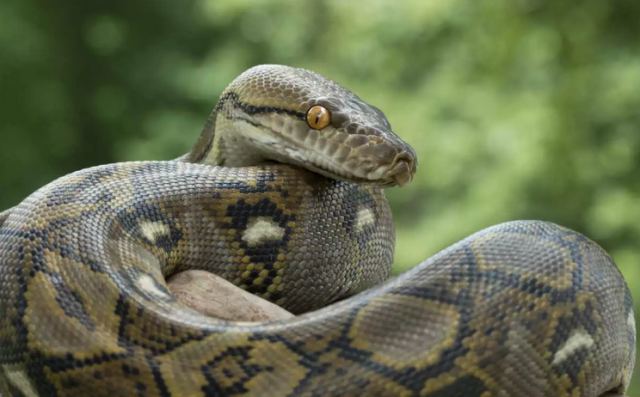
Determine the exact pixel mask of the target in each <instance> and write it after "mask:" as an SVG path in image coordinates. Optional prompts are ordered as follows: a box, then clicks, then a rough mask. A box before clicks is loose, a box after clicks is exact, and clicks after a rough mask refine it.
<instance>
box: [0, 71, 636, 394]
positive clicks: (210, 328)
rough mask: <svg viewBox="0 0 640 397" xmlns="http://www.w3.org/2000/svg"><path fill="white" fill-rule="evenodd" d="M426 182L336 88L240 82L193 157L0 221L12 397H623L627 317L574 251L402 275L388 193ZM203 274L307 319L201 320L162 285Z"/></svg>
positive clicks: (527, 240) (543, 248)
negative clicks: (396, 263)
mask: <svg viewBox="0 0 640 397" xmlns="http://www.w3.org/2000/svg"><path fill="white" fill-rule="evenodd" d="M443 133H446V132H443ZM416 169H417V156H416V153H415V151H414V150H413V149H412V148H411V146H409V145H408V144H407V143H406V142H404V141H403V140H402V139H401V138H399V136H398V135H396V134H395V133H394V132H393V130H392V128H391V125H390V123H389V121H388V120H387V118H386V116H385V115H384V113H383V112H382V111H381V110H379V109H378V108H376V107H375V106H373V105H370V104H368V103H367V102H365V101H364V100H363V99H361V98H360V97H358V96H357V95H356V94H354V93H352V92H351V91H349V90H348V89H346V88H344V87H342V86H341V85H340V84H338V83H336V82H334V81H332V80H329V79H327V78H325V77H323V76H321V75H319V74H317V73H315V72H312V71H308V70H305V69H301V68H295V67H290V66H284V65H259V66H254V67H252V68H250V69H248V70H247V71H245V72H243V73H242V74H240V75H239V76H238V77H237V78H235V79H234V80H233V81H232V82H231V83H230V85H229V86H228V87H227V88H226V89H225V90H224V91H223V92H222V94H221V95H220V97H219V99H218V102H217V104H216V105H215V107H214V109H213V111H212V112H211V114H210V116H209V118H208V119H207V121H206V123H205V126H204V128H203V130H202V133H201V135H200V137H199V138H198V139H197V141H196V143H195V144H194V145H193V147H192V149H191V150H190V151H189V152H188V153H187V154H185V155H183V156H182V157H179V158H176V159H174V160H169V161H137V162H136V161H133V162H121V163H114V164H107V165H102V166H96V167H92V168H87V169H83V170H80V171H77V172H74V173H71V174H69V175H66V176H63V177H61V178H59V179H57V180H55V181H53V182H51V183H50V184H48V185H46V186H44V187H42V188H40V189H38V190H37V191H35V192H34V193H32V194H31V195H29V196H28V197H27V198H26V199H24V201H22V202H21V203H20V204H18V205H16V206H15V207H13V208H11V209H9V210H7V211H5V212H3V213H2V215H0V224H1V227H0V314H1V315H0V394H1V395H2V396H164V397H168V396H240V395H242V396H354V395H365V396H429V397H445V396H451V397H490V396H496V397H505V396H527V397H544V396H553V397H594V396H597V397H604V396H609V397H612V396H621V395H623V394H624V393H625V392H626V389H627V388H628V386H629V383H630V378H631V374H632V371H633V367H634V364H635V362H634V361H635V343H636V340H635V338H636V331H635V320H634V314H633V302H632V298H631V295H630V292H629V289H628V287H627V285H626V283H625V280H624V279H623V277H622V275H621V273H620V271H619V270H618V268H617V266H616V265H615V263H614V262H613V260H612V259H611V257H610V256H609V255H608V254H607V253H606V252H605V251H604V250H603V249H602V248H601V247H600V246H599V245H597V244H596V243H595V242H593V241H592V240H590V239H588V238H587V237H585V236H583V235H582V234H579V233H577V232H575V231H572V230H570V229H567V228H564V227H562V226H559V225H556V224H554V223H550V222H546V221H535V220H529V221H524V220H523V221H511V222H506V223H502V224H499V225H496V226H491V227H488V228H486V229H483V230H481V231H479V232H477V233H475V234H473V235H471V236H469V237H467V238H465V239H463V240H461V241H459V242H457V243H455V244H453V245H451V246H449V247H447V248H445V249H444V250H442V251H440V252H439V253H437V254H435V255H434V256H432V257H430V258H428V259H426V260H425V261H423V262H422V263H420V264H418V265H417V266H415V267H413V268H411V269H410V270H408V271H406V272H404V273H402V274H400V275H391V267H392V262H393V256H394V242H395V232H394V225H393V221H392V216H391V209H390V206H389V204H388V202H387V200H386V198H385V195H384V189H385V188H387V187H391V186H401V185H405V184H407V183H409V182H410V181H411V180H412V179H413V177H414V176H415V173H416ZM428 237H429V236H428V235H425V236H424V238H425V240H426V239H427V238H428ZM194 269H196V270H204V271H208V272H211V273H214V274H216V275H219V276H221V277H223V278H225V279H227V280H229V281H230V282H232V283H234V284H235V285H237V286H238V287H240V288H242V289H244V290H246V291H248V292H250V293H253V294H255V295H257V296H259V297H262V298H264V299H267V300H270V301H271V302H274V303H276V304H277V305H280V306H282V307H283V308H285V309H287V310H289V311H291V312H292V313H294V314H296V315H295V316H294V317H292V318H289V319H281V320H273V321H266V322H234V321H225V320H221V319H216V318H212V317H209V316H206V315H203V314H201V313H199V312H197V311H195V310H192V309H190V308H189V307H187V306H185V305H184V304H182V303H181V302H179V301H178V300H176V299H175V297H174V296H173V295H172V294H171V292H170V291H169V289H168V287H167V283H166V281H165V280H166V279H167V278H168V277H170V276H171V275H173V274H176V273H179V272H182V271H186V270H194Z"/></svg>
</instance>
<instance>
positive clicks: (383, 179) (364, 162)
mask: <svg viewBox="0 0 640 397" xmlns="http://www.w3.org/2000/svg"><path fill="white" fill-rule="evenodd" d="M357 139H360V138H357ZM366 140H367V143H366V144H364V145H360V146H358V147H356V148H349V147H348V146H349V145H348V144H349V142H350V140H349V139H346V140H345V142H346V144H345V145H341V146H339V147H338V149H334V148H329V149H327V148H326V147H324V146H322V147H319V148H318V147H316V148H314V149H315V150H313V149H311V150H310V149H305V150H304V154H303V155H302V156H301V158H304V159H305V160H306V161H304V162H303V161H295V163H297V164H298V165H301V166H303V167H305V168H307V169H309V170H310V171H313V172H317V173H319V174H322V175H324V176H327V177H330V178H334V179H342V180H347V181H351V182H357V183H365V184H371V185H378V186H384V187H390V186H403V185H406V184H407V183H409V182H410V181H411V180H412V179H413V175H414V174H415V172H416V167H417V164H416V155H415V153H414V151H413V149H412V148H411V147H409V146H408V145H406V144H405V143H404V142H401V143H398V142H392V141H390V140H388V139H381V138H380V137H378V136H367V137H366Z"/></svg>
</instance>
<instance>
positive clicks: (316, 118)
mask: <svg viewBox="0 0 640 397" xmlns="http://www.w3.org/2000/svg"><path fill="white" fill-rule="evenodd" d="M330 122H331V112H329V110H328V109H327V108H325V107H324V106H320V105H315V106H312V107H311V108H310V109H309V110H308V111H307V124H308V125H309V127H311V128H313V129H314V130H321V129H323V128H324V127H326V126H328V125H329V123H330Z"/></svg>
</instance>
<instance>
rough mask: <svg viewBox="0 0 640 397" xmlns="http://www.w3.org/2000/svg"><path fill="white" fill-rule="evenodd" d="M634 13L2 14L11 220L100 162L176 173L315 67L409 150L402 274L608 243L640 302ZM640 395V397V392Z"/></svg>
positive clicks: (601, 6) (524, 3) (16, 3)
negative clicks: (248, 90)
mask: <svg viewBox="0 0 640 397" xmlns="http://www.w3.org/2000/svg"><path fill="white" fill-rule="evenodd" d="M639 17H640V2H638V1H634V0H621V1H616V2H606V1H602V0H586V1H582V2H580V3H579V4H576V3H575V2H573V1H568V0H559V1H554V2H550V1H549V2H544V1H538V0H495V1H488V2H476V1H465V0H449V1H422V0H412V1H403V2H398V1H391V0H389V1H368V2H347V1H340V0H333V1H331V0H315V1H296V2H293V1H258V0H232V1H231V0H230V1H194V0H189V1H187V0H183V1H180V2H176V1H169V0H155V1H151V0H140V1H128V0H112V1H109V2H86V1H81V0H69V1H64V2H57V3H55V5H53V4H51V3H49V2H45V1H42V0H3V1H2V2H0V78H1V81H2V85H1V86H0V92H1V93H2V95H1V97H0V101H1V106H0V136H1V137H2V140H1V143H0V147H1V150H0V156H1V157H0V186H1V187H0V192H1V194H0V208H5V207H9V206H11V205H14V204H16V203H18V202H19V201H20V200H21V199H22V198H24V197H25V196H26V195H27V194H29V193H30V192H32V191H33V190H35V189H36V188H38V187H39V186H41V185H43V184H45V183H47V182H49V181H51V180H52V179H54V178H56V177H58V176H61V175H63V174H66V173H68V172H71V171H73V170H77V169H80V168H83V167H88V166H91V165H97V164H102V163H108V162H114V161H124V160H134V159H137V160H141V159H170V158H173V157H176V156H177V155H179V154H181V153H183V152H185V151H186V150H187V149H188V148H189V147H190V146H191V144H192V143H193V142H194V140H195V138H196V137H197V135H198V133H199V130H200V128H201V126H202V124H203V123H204V120H205V118H206V117H207V114H208V112H209V110H210V108H211V107H212V106H213V104H214V103H215V101H216V98H217V95H218V94H219V93H220V91H221V90H222V89H223V88H224V86H225V85H226V84H227V83H228V82H230V81H231V79H232V78H233V77H235V76H236V75H237V74H238V73H240V72H241V71H243V70H244V69H245V68H247V67H249V66H251V65H255V64H259V63H284V64H290V65H295V66H301V67H306V68H310V69H312V70H315V71H318V72H320V73H322V74H324V75H325V76H328V77H330V78H332V79H334V80H337V81H339V82H341V83H342V84H344V85H346V86H348V87H350V88H352V89H353V90H354V91H355V92H357V93H358V94H359V95H360V96H361V97H363V98H365V99H366V100H367V101H369V102H371V103H373V104H375V105H377V106H378V107H380V108H381V109H383V110H384V111H385V112H386V114H387V116H388V118H389V119H390V121H391V123H392V125H393V126H394V129H395V130H396V132H398V133H399V134H400V135H401V136H402V137H404V138H405V139H406V140H407V141H408V142H409V143H411V145H412V146H413V147H414V148H415V149H416V151H417V153H418V155H419V158H420V165H419V170H418V174H417V178H416V179H415V181H414V182H413V183H412V184H411V185H410V186H408V187H406V188H403V189H393V190H391V191H389V196H390V199H391V201H392V206H393V210H394V213H395V215H396V221H397V228H398V243H397V254H396V256H397V270H398V271H401V270H403V269H406V268H408V267H410V266H412V265H414V264H417V263H418V262H420V261H421V260H422V259H424V258H426V257H428V256H430V255H432V254H433V253H435V252H436V251H438V250H440V249H442V248H444V247H446V246H447V245H449V244H451V243H453V242H455V241H457V240H459V239H461V238H463V237H465V236H467V235H468V234H470V233H472V232H474V231H477V230H479V229H481V228H484V227H486V226H489V225H492V224H495V223H498V222H503V221H507V220H512V219H519V218H525V219H545V220H550V221H554V222H557V223H560V224H563V225H566V226H568V227H571V228H574V229H576V230H578V231H581V232H583V233H585V234H587V235H588V236H590V237H591V238H593V239H595V240H596V241H598V242H599V243H600V244H601V245H603V246H604V247H605V248H606V249H607V250H608V251H609V252H610V253H611V254H612V255H613V257H614V258H615V260H616V262H617V263H618V265H619V266H620V268H621V269H622V271H623V272H624V274H625V276H626V278H627V280H628V282H629V284H630V286H631V288H632V290H633V292H634V294H635V298H636V302H640V176H639V172H640V40H639V38H640V23H638V21H639V20H640V18H639ZM638 378H639V377H638V376H636V377H635V380H636V383H635V385H634V388H633V389H632V391H631V395H633V394H640V379H638Z"/></svg>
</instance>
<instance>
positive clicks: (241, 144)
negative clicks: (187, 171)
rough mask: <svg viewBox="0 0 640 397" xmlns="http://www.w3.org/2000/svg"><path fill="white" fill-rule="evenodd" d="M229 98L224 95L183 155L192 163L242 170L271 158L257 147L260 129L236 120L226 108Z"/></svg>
mask: <svg viewBox="0 0 640 397" xmlns="http://www.w3.org/2000/svg"><path fill="white" fill-rule="evenodd" d="M230 99H231V96H229V95H227V96H223V97H222V98H221V99H220V101H219V102H218V104H217V105H216V107H215V108H214V109H213V110H212V111H211V114H210V115H209V117H208V118H207V121H206V122H205V125H204V127H203V128H202V132H201V133H200V137H199V138H198V140H197V141H196V143H195V144H194V146H193V147H192V149H191V151H190V152H189V153H188V154H187V155H186V156H185V158H186V160H187V161H188V162H191V163H198V164H207V165H217V166H228V167H245V166H254V165H259V164H262V163H264V162H266V161H268V160H275V159H274V158H270V156H268V155H267V154H266V153H264V151H262V150H260V149H259V148H258V147H256V144H255V139H252V138H251V137H252V136H253V137H255V136H257V135H260V134H261V132H262V131H261V126H258V125H251V124H247V123H243V124H240V123H238V122H237V120H235V119H234V118H233V117H232V115H231V114H230V112H229V111H228V109H226V108H227V106H232V105H231V104H229V102H231V100H230Z"/></svg>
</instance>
